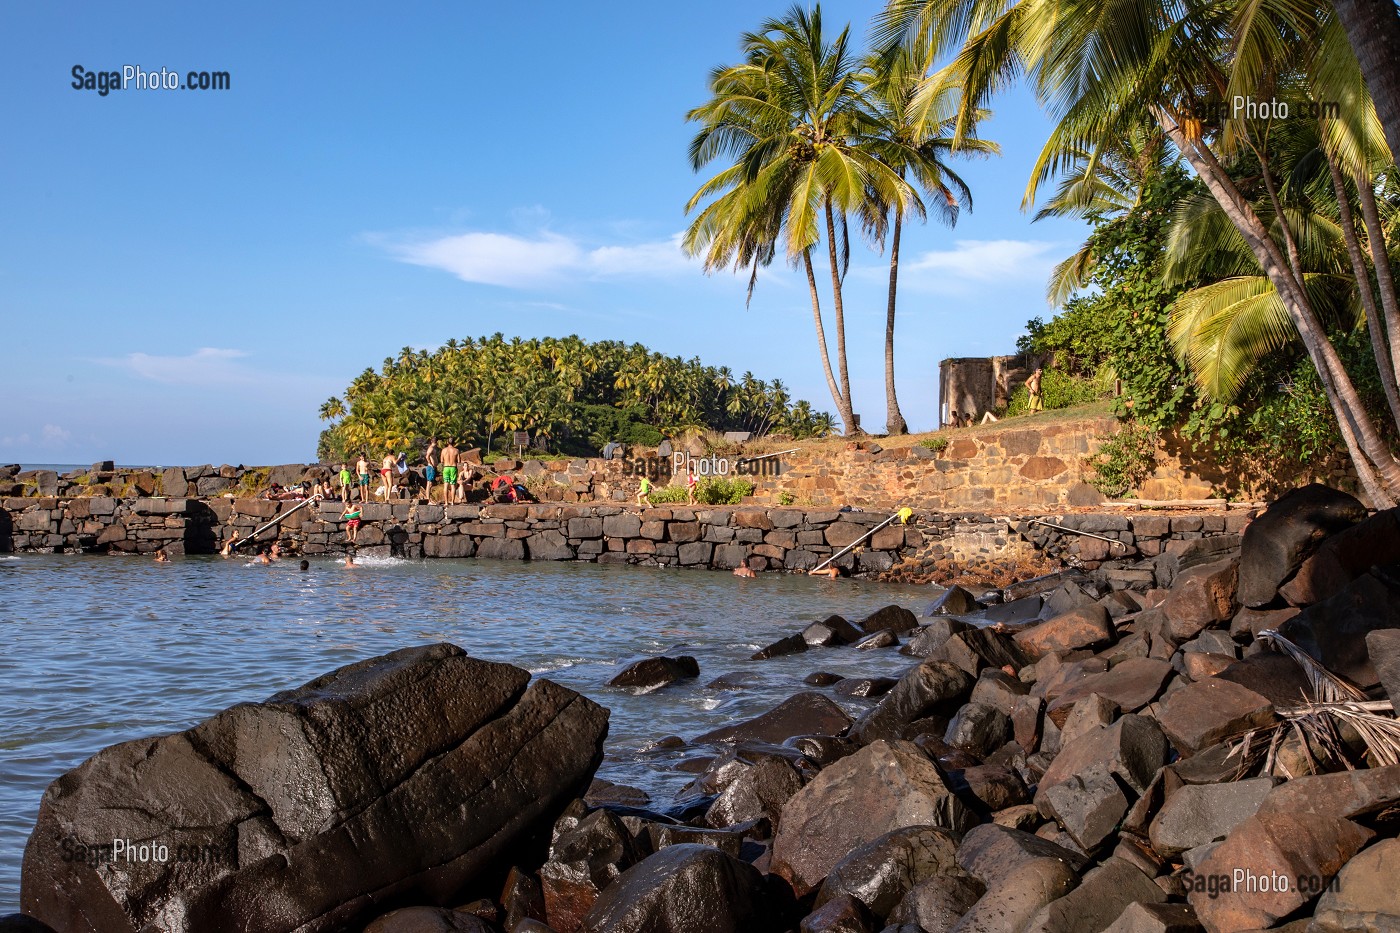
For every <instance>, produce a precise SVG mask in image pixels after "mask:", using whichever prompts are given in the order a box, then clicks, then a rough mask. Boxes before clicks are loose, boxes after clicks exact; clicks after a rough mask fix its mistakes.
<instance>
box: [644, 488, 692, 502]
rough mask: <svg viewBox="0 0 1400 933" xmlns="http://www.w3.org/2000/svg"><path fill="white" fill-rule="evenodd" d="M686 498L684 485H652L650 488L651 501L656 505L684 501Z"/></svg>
mask: <svg viewBox="0 0 1400 933" xmlns="http://www.w3.org/2000/svg"><path fill="white" fill-rule="evenodd" d="M688 498H689V497H688V496H686V494H685V487H684V486H653V487H652V489H651V501H652V502H655V503H656V504H657V505H660V504H662V503H668V502H685V501H686V500H687V499H688Z"/></svg>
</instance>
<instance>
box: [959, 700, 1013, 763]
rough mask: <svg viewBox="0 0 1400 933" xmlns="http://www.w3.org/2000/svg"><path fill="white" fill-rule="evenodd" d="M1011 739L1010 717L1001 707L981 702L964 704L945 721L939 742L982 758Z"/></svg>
mask: <svg viewBox="0 0 1400 933" xmlns="http://www.w3.org/2000/svg"><path fill="white" fill-rule="evenodd" d="M1010 738H1011V720H1010V718H1008V717H1007V715H1006V714H1005V713H1003V712H1002V711H1001V710H999V709H996V708H995V707H992V706H984V705H982V704H981V703H968V704H967V705H965V706H963V707H962V709H960V710H958V712H957V713H956V715H954V716H953V720H952V722H950V723H948V730H947V732H945V733H944V734H943V741H945V742H947V743H948V744H949V745H952V746H953V747H955V748H964V749H967V750H968V751H970V752H972V753H973V754H974V755H977V756H979V757H984V758H985V757H986V756H987V755H988V754H990V753H991V752H992V751H993V750H994V749H997V748H1000V747H1001V746H1003V745H1005V744H1006V742H1007V740H1008V739H1010Z"/></svg>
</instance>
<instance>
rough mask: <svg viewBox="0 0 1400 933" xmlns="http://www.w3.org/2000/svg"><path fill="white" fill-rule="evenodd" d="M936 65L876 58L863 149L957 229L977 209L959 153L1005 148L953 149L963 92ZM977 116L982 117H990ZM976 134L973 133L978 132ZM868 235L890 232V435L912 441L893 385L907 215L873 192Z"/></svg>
mask: <svg viewBox="0 0 1400 933" xmlns="http://www.w3.org/2000/svg"><path fill="white" fill-rule="evenodd" d="M932 64H933V63H932V61H931V60H930V58H929V57H928V54H927V49H926V48H922V49H920V50H918V51H917V52H915V51H911V50H910V49H909V47H907V46H898V47H896V48H894V49H892V50H890V51H888V52H887V53H885V54H881V55H872V56H871V57H870V58H869V59H868V60H867V62H866V66H865V69H864V70H863V71H862V74H861V78H862V81H863V82H864V85H865V89H866V93H867V98H868V100H869V102H870V106H871V110H872V115H873V116H874V118H875V121H876V127H877V129H876V133H875V135H874V136H873V137H871V138H870V139H868V140H866V141H865V145H866V146H867V147H868V148H869V149H870V150H871V151H872V152H874V153H875V154H876V155H877V156H878V157H879V158H880V160H881V161H882V162H884V163H885V164H886V165H888V166H890V167H891V168H893V169H894V170H895V172H896V174H898V175H899V177H900V179H901V180H903V179H905V178H909V177H912V178H913V181H914V184H915V186H916V187H917V188H918V189H920V190H922V191H923V192H924V193H925V194H927V195H931V196H932V197H930V198H929V200H930V202H931V204H932V206H933V208H934V210H935V211H936V212H937V214H938V217H939V219H940V220H942V221H943V222H944V223H946V224H947V225H948V226H950V227H952V226H953V225H955V224H956V223H957V221H958V211H959V209H960V208H961V207H966V208H967V209H968V210H971V209H972V192H971V190H970V189H969V188H968V186H967V184H966V182H964V181H963V180H962V178H960V177H959V176H958V175H957V173H956V172H954V171H953V170H952V169H950V168H949V167H948V159H949V157H950V155H951V154H952V153H953V152H955V151H956V152H962V153H970V154H977V155H994V154H999V153H1000V152H1001V148H1000V147H999V146H998V145H997V144H996V143H994V142H989V141H985V140H980V139H976V138H973V137H972V136H971V134H968V135H965V136H964V138H963V139H962V140H961V141H960V142H959V143H958V144H957V145H956V146H955V145H954V144H953V139H952V136H951V135H950V134H951V132H952V129H953V120H954V118H955V116H956V114H957V106H956V101H957V98H958V96H959V94H960V93H961V89H960V88H959V87H958V86H957V85H956V84H953V83H951V82H949V81H947V80H946V79H945V78H943V77H942V76H934V77H928V72H929V69H930V68H931V67H932ZM985 115H986V114H985V112H984V113H983V114H979V117H982V116H985ZM974 131H975V127H974ZM910 203H911V207H912V209H913V213H914V216H916V217H917V218H918V219H920V220H922V219H923V218H924V216H925V207H924V204H923V202H922V200H916V201H911V202H910ZM864 220H865V225H866V229H867V231H868V232H869V233H871V235H872V236H873V237H874V238H875V239H876V240H883V239H884V236H885V231H886V227H889V242H890V279H889V291H888V293H887V298H886V302H885V411H886V415H885V431H886V432H887V433H890V434H907V433H908V431H909V426H908V424H907V423H906V422H905V420H904V415H903V413H902V412H900V410H899V399H898V397H897V396H896V394H895V380H894V319H895V298H896V293H897V291H898V288H899V241H900V234H901V231H902V228H903V225H904V208H903V207H901V206H900V205H898V204H891V205H887V204H883V203H881V202H880V200H879V197H878V193H876V192H871V197H870V198H869V202H868V204H867V207H866V211H865V216H864Z"/></svg>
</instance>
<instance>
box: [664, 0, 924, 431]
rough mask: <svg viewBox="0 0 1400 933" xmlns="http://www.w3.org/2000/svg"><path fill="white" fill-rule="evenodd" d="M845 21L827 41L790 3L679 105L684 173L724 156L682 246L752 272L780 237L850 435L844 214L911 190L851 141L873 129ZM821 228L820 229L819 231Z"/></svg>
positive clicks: (813, 20)
mask: <svg viewBox="0 0 1400 933" xmlns="http://www.w3.org/2000/svg"><path fill="white" fill-rule="evenodd" d="M849 33H850V29H849V27H847V28H846V29H843V30H841V32H840V33H839V34H837V35H836V36H835V38H832V39H828V37H827V36H826V34H825V33H824V32H823V27H822V14H821V7H820V6H817V7H815V8H814V9H813V11H812V12H811V13H808V12H807V11H806V10H804V9H803V8H801V7H793V8H792V9H791V10H789V11H788V13H787V15H786V16H785V17H784V18H782V19H778V20H769V21H767V22H765V23H764V24H763V25H762V27H761V28H760V31H759V32H756V33H748V34H746V35H745V36H744V37H743V50H744V61H743V63H742V64H739V65H733V66H729V67H721V68H718V69H716V70H715V71H714V72H713V73H712V74H711V77H710V91H711V99H710V100H709V101H708V102H707V103H705V104H703V105H701V106H700V107H697V108H695V109H694V110H692V111H690V113H689V114H687V119H688V120H691V121H694V122H697V123H699V124H700V127H701V128H700V130H699V131H698V132H697V133H696V135H695V138H694V139H693V140H692V142H691V145H690V156H691V163H692V165H693V167H694V168H695V169H696V170H699V169H700V168H702V167H704V166H705V165H707V164H709V163H710V162H712V161H713V160H715V159H716V158H719V157H721V156H732V157H733V159H734V161H733V164H732V165H730V166H729V167H728V168H725V169H724V170H723V171H721V172H720V173H719V174H717V175H715V176H714V177H712V178H711V179H710V180H709V181H707V182H705V184H703V185H702V186H701V187H700V189H699V190H698V191H697V192H696V193H695V195H694V196H693V197H692V198H691V200H690V202H689V204H688V205H687V206H686V211H687V213H689V212H691V211H694V210H695V209H696V208H697V207H699V205H700V204H701V203H702V202H704V201H706V200H707V199H710V200H709V203H708V204H707V205H706V206H705V207H704V208H703V209H702V210H701V211H700V213H699V214H698V215H697V216H696V218H695V220H694V221H693V222H692V223H691V225H690V227H689V229H687V231H686V234H685V238H684V246H685V249H686V251H687V252H688V253H690V254H691V255H703V256H704V257H705V269H706V271H713V270H716V269H721V268H724V267H733V268H735V269H739V268H747V269H749V270H750V278H749V290H750V293H752V290H753V286H754V283H755V282H756V280H757V278H756V277H757V274H758V270H759V269H760V268H761V267H763V266H766V265H768V264H769V263H771V262H772V261H773V259H774V258H775V257H776V255H777V252H778V246H779V244H780V243H781V244H782V248H783V252H784V254H785V255H786V256H787V258H788V260H789V261H790V262H792V263H793V264H794V265H796V264H799V263H800V264H801V265H802V267H803V269H804V271H805V272H806V274H807V285H808V291H809V293H810V297H811V302H812V317H813V319H814V322H815V325H816V331H817V342H818V345H819V348H820V351H821V360H822V368H823V370H824V372H825V375H826V381H827V388H828V389H829V390H830V392H831V397H832V400H833V401H834V402H835V403H836V407H837V410H838V411H839V412H840V416H841V420H842V422H843V423H844V424H845V427H846V431H847V433H856V432H857V431H858V428H857V427H856V418H855V412H854V411H853V409H852V404H851V381H850V374H849V370H848V366H847V360H846V324H845V305H844V302H843V295H842V280H843V278H844V275H845V271H846V268H847V266H848V264H849V261H850V242H849V238H848V236H847V226H846V222H847V218H848V217H850V216H851V215H860V214H861V213H862V211H863V210H865V208H866V206H867V204H868V202H869V200H870V199H871V197H872V196H873V197H877V198H879V199H880V201H881V202H882V203H885V204H889V205H898V206H899V208H900V209H901V210H910V209H912V208H913V205H914V203H915V202H916V201H917V199H918V195H917V194H916V193H915V192H914V191H913V190H912V189H911V188H910V187H909V185H908V184H906V183H905V182H904V180H903V179H901V178H900V177H899V175H898V174H897V173H896V172H895V171H894V170H893V169H891V168H890V167H889V166H888V165H886V164H884V163H883V162H881V161H880V159H879V158H878V157H877V156H876V155H875V154H874V153H872V152H870V151H869V150H868V148H866V147H864V146H862V145H861V140H863V139H865V138H868V137H870V136H872V135H874V126H873V125H872V119H871V116H870V114H869V113H868V111H867V110H866V108H865V106H864V100H863V97H862V95H861V92H860V84H859V80H858V76H857V71H856V67H855V56H854V55H853V53H852V51H851V48H850V35H849ZM823 227H824V229H823ZM823 233H825V239H826V246H827V260H828V262H829V264H830V272H831V292H832V313H833V324H834V330H835V332H836V362H837V370H838V372H839V375H840V381H839V384H838V382H837V378H836V376H835V375H833V373H832V368H831V359H830V356H829V353H828V348H827V341H826V331H825V326H824V324H823V320H822V313H821V303H820V299H819V295H818V290H817V281H816V275H815V272H814V270H813V268H812V250H813V248H814V247H815V246H816V244H817V243H818V242H819V241H820V240H821V239H822V234H823Z"/></svg>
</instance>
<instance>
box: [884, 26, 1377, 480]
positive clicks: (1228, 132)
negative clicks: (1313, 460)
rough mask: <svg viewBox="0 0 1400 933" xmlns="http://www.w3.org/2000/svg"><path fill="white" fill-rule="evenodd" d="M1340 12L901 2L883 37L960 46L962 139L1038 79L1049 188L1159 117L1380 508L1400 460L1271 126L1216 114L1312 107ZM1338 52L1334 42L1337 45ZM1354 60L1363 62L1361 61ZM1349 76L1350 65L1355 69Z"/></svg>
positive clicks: (1041, 168) (1037, 179) (1040, 168)
mask: <svg viewBox="0 0 1400 933" xmlns="http://www.w3.org/2000/svg"><path fill="white" fill-rule="evenodd" d="M1329 14H1330V9H1328V8H1322V7H1314V6H1311V5H1308V4H1298V3H1295V2H1292V0H1238V2H1237V3H1235V4H1233V5H1232V4H1231V3H1224V4H1208V3H1204V2H1177V0H1172V2H1167V0H1148V2H1141V3H1111V4H1109V3H1106V2H1105V0H1062V2H1056V3H1047V2H1042V0H1020V2H1013V3H1010V4H1007V3H1005V2H999V0H892V2H891V4H890V6H889V8H888V9H887V10H886V11H885V13H884V15H883V16H882V17H881V20H880V31H881V35H882V36H883V37H884V38H885V39H886V40H888V41H891V42H893V43H895V44H900V43H910V44H913V45H914V46H916V47H917V46H918V45H921V44H926V45H928V46H930V47H931V48H933V49H938V50H944V49H949V48H952V47H959V46H960V50H959V51H958V54H957V57H956V58H955V59H954V61H953V63H952V64H951V65H949V66H948V69H949V71H950V73H952V74H956V75H957V76H959V78H960V79H961V80H962V81H963V83H964V86H965V89H966V93H965V94H964V96H963V99H962V111H963V112H962V113H960V115H959V120H958V123H957V132H958V133H962V132H965V131H966V129H967V127H968V125H969V124H970V123H971V120H972V117H971V110H972V108H975V107H976V106H977V105H978V104H979V102H980V101H981V100H983V99H984V98H985V97H986V95H987V94H989V93H990V92H992V91H994V90H995V89H996V88H998V87H1000V86H1001V85H1003V84H1004V83H1006V82H1007V81H1008V80H1010V79H1011V78H1013V77H1015V76H1016V75H1017V74H1019V73H1023V72H1024V73H1027V74H1029V75H1030V76H1031V77H1032V79H1033V80H1034V81H1035V83H1036V85H1037V89H1038V91H1039V93H1040V95H1041V97H1042V99H1043V100H1046V101H1048V102H1050V103H1051V104H1052V108H1053V110H1054V112H1055V114H1056V116H1057V117H1058V118H1059V122H1058V124H1057V125H1056V127H1055V129H1054V131H1053V132H1052V134H1051V137H1050V139H1049V140H1048V141H1047V142H1046V144H1045V146H1044V148H1043V149H1042V151H1041V156H1040V158H1039V160H1038V163H1037V165H1036V168H1035V171H1034V172H1033V174H1032V178H1031V182H1030V184H1029V186H1028V189H1027V197H1028V199H1030V200H1033V199H1034V197H1035V191H1036V187H1037V185H1038V184H1040V183H1041V182H1043V181H1045V180H1046V179H1047V178H1050V177H1052V176H1054V175H1056V174H1057V173H1059V172H1060V171H1062V170H1063V169H1064V168H1066V167H1067V166H1068V165H1070V164H1072V162H1073V160H1074V158H1075V154H1076V153H1077V152H1079V151H1082V150H1084V149H1088V150H1090V151H1098V152H1102V151H1104V150H1106V149H1107V148H1108V145H1109V143H1110V142H1111V141H1112V140H1114V139H1115V138H1117V137H1120V136H1122V135H1123V133H1124V132H1125V131H1126V130H1128V129H1129V128H1130V127H1132V126H1134V125H1136V124H1138V123H1140V122H1142V121H1143V120H1144V119H1146V118H1151V119H1152V120H1154V121H1155V122H1156V123H1157V125H1158V126H1159V127H1160V128H1161V130H1162V131H1163V132H1164V133H1166V135H1167V137H1168V138H1169V139H1170V140H1171V141H1172V144H1173V145H1174V146H1175V147H1176V148H1177V150H1178V151H1179V152H1180V153H1181V155H1182V156H1183V157H1184V158H1185V159H1186V161H1187V162H1188V163H1189V164H1190V165H1191V167H1192V169H1193V170H1194V171H1195V172H1196V174H1197V176H1198V177H1200V179H1201V180H1202V181H1203V182H1204V184H1205V185H1206V187H1207V189H1208V190H1209V191H1210V193H1211V195H1212V197H1214V198H1215V200H1216V201H1217V203H1218V204H1219V205H1220V207H1221V208H1222V210H1223V211H1224V212H1225V214H1226V216H1227V217H1228V218H1229V220H1230V222H1231V224H1232V225H1233V226H1234V227H1235V229H1236V230H1238V231H1239V233H1240V235H1241V236H1242V237H1243V238H1244V241H1245V243H1246V244H1247V245H1248V248H1249V251H1250V253H1251V254H1252V255H1253V256H1254V259H1255V262H1256V263H1257V264H1258V266H1259V268H1260V269H1261V270H1262V271H1263V273H1264V274H1265V276H1266V277H1267V278H1268V280H1269V282H1270V284H1271V285H1272V286H1273V287H1274V289H1275V290H1276V291H1277V292H1278V296H1279V300H1280V302H1281V303H1282V304H1283V307H1284V308H1285V309H1286V311H1287V313H1288V317H1289V319H1290V321H1291V322H1292V324H1293V326H1294V327H1295V328H1296V329H1297V331H1298V334H1299V336H1300V338H1301V340H1302V342H1303V345H1304V347H1305V349H1306V350H1307V352H1308V356H1309V358H1310V359H1311V361H1312V363H1313V366H1314V368H1315V369H1316V370H1317V373H1318V376H1319V378H1320V380H1321V382H1322V384H1323V387H1324V389H1325V391H1326V393H1327V397H1328V401H1329V403H1330V405H1331V407H1332V410H1333V413H1334V414H1335V415H1336V417H1337V422H1338V428H1339V430H1340V431H1341V434H1342V437H1343V440H1344V441H1345V442H1346V445H1347V450H1348V453H1349V454H1350V455H1351V460H1352V463H1353V465H1354V466H1355V468H1356V471H1357V475H1358V477H1359V478H1360V481H1361V484H1362V486H1363V488H1364V489H1365V490H1366V492H1367V493H1368V494H1369V495H1370V497H1371V499H1372V500H1373V503H1374V504H1375V505H1377V506H1378V507H1388V506H1391V505H1393V504H1394V503H1395V501H1396V498H1397V497H1400V460H1397V459H1396V457H1395V455H1394V453H1393V452H1392V451H1391V449H1390V448H1389V446H1388V445H1387V444H1386V442H1385V441H1384V439H1383V438H1382V436H1381V434H1380V432H1379V431H1378V430H1377V427H1376V425H1375V423H1374V421H1373V420H1372V419H1371V416H1370V415H1369V413H1368V412H1367V411H1366V409H1365V406H1364V405H1363V404H1362V402H1361V398H1360V396H1359V394H1358V393H1357V391H1356V387H1355V384H1354V383H1353V382H1352V380H1351V377H1350V375H1349V374H1348V373H1347V371H1346V368H1345V366H1344V365H1343V363H1342V360H1341V358H1340V356H1339V355H1338V354H1337V351H1336V348H1335V347H1334V346H1333V345H1332V343H1331V341H1330V340H1329V339H1328V337H1327V333H1326V330H1325V329H1324V327H1323V324H1322V321H1321V319H1320V317H1319V315H1318V313H1317V310H1316V308H1315V307H1314V306H1313V304H1312V302H1311V299H1310V296H1309V293H1308V289H1307V287H1306V283H1305V282H1304V276H1303V272H1302V269H1301V267H1300V264H1299V261H1298V259H1299V257H1298V246H1297V241H1296V237H1295V236H1294V233H1293V231H1292V229H1291V227H1290V224H1289V223H1288V218H1287V216H1286V214H1285V212H1284V211H1283V210H1282V205H1281V203H1280V199H1279V192H1278V186H1277V177H1276V175H1275V172H1274V169H1273V167H1272V166H1271V165H1270V162H1269V139H1268V133H1269V127H1268V126H1267V125H1265V126H1263V127H1260V126H1257V125H1251V123H1250V121H1247V120H1244V121H1241V120H1219V119H1215V118H1213V117H1212V116H1211V114H1212V113H1215V114H1219V113H1221V112H1222V110H1223V109H1224V107H1225V106H1226V105H1227V102H1229V101H1230V100H1232V98H1233V96H1234V95H1235V94H1236V93H1238V94H1240V95H1241V96H1243V95H1246V94H1255V93H1259V92H1260V90H1261V89H1264V91H1268V90H1272V89H1276V88H1285V89H1287V88H1290V87H1291V88H1295V89H1298V90H1301V91H1302V92H1304V93H1307V94H1308V95H1309V98H1310V99H1311V100H1328V99H1329V98H1327V97H1325V96H1323V95H1321V94H1315V93H1314V91H1315V90H1316V89H1317V88H1318V86H1320V85H1321V86H1325V85H1322V82H1323V81H1324V79H1325V78H1326V77H1327V76H1328V74H1335V73H1336V71H1337V66H1335V65H1333V66H1331V71H1330V72H1329V71H1328V70H1327V69H1326V68H1321V67H1319V63H1320V62H1321V61H1322V59H1321V57H1320V54H1319V53H1320V51H1321V50H1322V49H1323V48H1328V45H1327V43H1326V42H1325V39H1326V35H1327V30H1328V27H1329V20H1331V21H1333V22H1334V20H1333V19H1332V18H1331V17H1330V16H1329ZM1332 48H1335V47H1334V46H1333V47H1332ZM1352 61H1353V62H1354V59H1353V60H1352ZM1342 70H1346V68H1345V66H1344V67H1343V68H1342ZM1246 156H1252V157H1254V158H1255V159H1257V161H1258V165H1259V174H1258V177H1259V179H1260V181H1261V183H1262V186H1263V188H1264V189H1265V193H1266V199H1267V202H1268V204H1269V206H1270V208H1271V210H1272V212H1273V214H1274V216H1275V217H1278V218H1282V219H1283V221H1284V222H1282V223H1278V224H1276V225H1275V226H1274V227H1273V228H1272V229H1271V228H1270V226H1269V225H1268V224H1266V223H1265V222H1264V220H1263V219H1262V218H1261V216H1260V214H1259V211H1258V210H1257V209H1256V207H1255V205H1254V203H1252V202H1251V200H1250V198H1249V197H1247V195H1246V193H1245V192H1243V191H1242V190H1241V188H1240V186H1239V184H1238V183H1237V182H1236V180H1235V178H1234V177H1233V176H1232V175H1231V172H1230V169H1229V166H1230V164H1231V163H1232V162H1234V161H1235V160H1238V159H1240V158H1243V157H1246Z"/></svg>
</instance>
